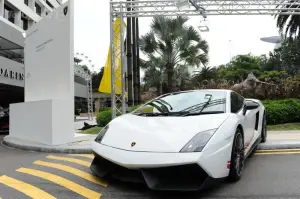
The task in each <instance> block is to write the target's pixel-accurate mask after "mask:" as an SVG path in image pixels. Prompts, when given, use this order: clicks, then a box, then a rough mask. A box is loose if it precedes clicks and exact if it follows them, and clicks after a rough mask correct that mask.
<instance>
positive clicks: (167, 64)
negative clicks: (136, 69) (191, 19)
mask: <svg viewBox="0 0 300 199" xmlns="http://www.w3.org/2000/svg"><path fill="white" fill-rule="evenodd" d="M187 21H188V18H186V17H181V16H180V17H176V18H168V17H154V18H153V21H152V23H151V26H150V28H151V30H150V32H148V33H147V34H145V35H143V36H142V37H141V38H140V40H139V46H140V49H141V51H142V52H143V53H144V54H145V55H146V56H147V57H148V62H149V63H151V62H152V61H151V59H154V60H155V59H159V62H160V68H161V71H162V72H165V73H166V75H167V87H168V92H171V91H173V88H174V87H175V84H176V67H177V65H178V64H183V65H186V66H197V67H199V66H200V65H201V64H206V63H207V62H208V56H207V53H208V45H207V42H206V41H205V40H202V39H201V37H200V34H199V33H198V32H197V31H196V30H195V29H194V28H193V27H192V26H187V25H185V23H186V22H187ZM201 52H204V53H201ZM146 62H147V61H146Z"/></svg>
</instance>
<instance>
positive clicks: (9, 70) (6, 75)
mask: <svg viewBox="0 0 300 199" xmlns="http://www.w3.org/2000/svg"><path fill="white" fill-rule="evenodd" d="M0 84H8V85H13V86H19V87H24V68H22V64H20V63H18V62H15V61H12V60H10V59H6V58H4V57H1V56H0Z"/></svg>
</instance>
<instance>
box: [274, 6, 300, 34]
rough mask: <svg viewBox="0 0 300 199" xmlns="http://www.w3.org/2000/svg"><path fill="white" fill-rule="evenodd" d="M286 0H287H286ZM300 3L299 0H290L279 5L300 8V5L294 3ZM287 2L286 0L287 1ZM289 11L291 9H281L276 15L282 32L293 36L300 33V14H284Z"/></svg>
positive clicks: (278, 26)
mask: <svg viewBox="0 0 300 199" xmlns="http://www.w3.org/2000/svg"><path fill="white" fill-rule="evenodd" d="M284 2H285V1H284ZM295 2H296V3H298V1H295V0H290V1H288V4H284V5H278V6H277V8H278V7H281V8H282V9H293V8H294V9H295V8H299V7H300V5H294V3H295ZM285 3H286V2H285ZM286 12H289V10H283V11H280V12H279V13H278V14H276V15H275V18H276V20H277V24H276V25H277V28H279V31H280V32H282V33H283V34H284V35H285V36H287V35H288V36H289V37H293V36H297V35H299V28H300V15H287V14H284V13H286Z"/></svg>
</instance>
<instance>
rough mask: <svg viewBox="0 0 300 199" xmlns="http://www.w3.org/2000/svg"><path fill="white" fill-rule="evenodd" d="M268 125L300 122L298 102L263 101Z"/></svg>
mask: <svg viewBox="0 0 300 199" xmlns="http://www.w3.org/2000/svg"><path fill="white" fill-rule="evenodd" d="M263 104H264V105H265V107H266V112H267V123H268V124H284V123H292V122H299V120H300V100H299V99H285V100H265V101H263Z"/></svg>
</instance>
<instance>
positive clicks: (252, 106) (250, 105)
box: [243, 101, 259, 115]
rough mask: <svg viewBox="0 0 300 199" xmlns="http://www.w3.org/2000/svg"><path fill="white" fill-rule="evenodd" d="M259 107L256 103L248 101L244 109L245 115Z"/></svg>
mask: <svg viewBox="0 0 300 199" xmlns="http://www.w3.org/2000/svg"><path fill="white" fill-rule="evenodd" d="M258 107H259V104H258V103H256V102H254V101H246V102H245V106H244V109H243V114H244V115H245V114H246V112H247V111H248V110H254V109H257V108H258Z"/></svg>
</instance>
